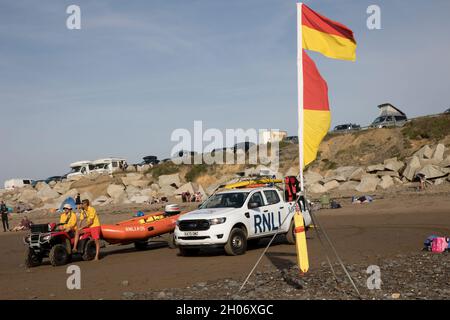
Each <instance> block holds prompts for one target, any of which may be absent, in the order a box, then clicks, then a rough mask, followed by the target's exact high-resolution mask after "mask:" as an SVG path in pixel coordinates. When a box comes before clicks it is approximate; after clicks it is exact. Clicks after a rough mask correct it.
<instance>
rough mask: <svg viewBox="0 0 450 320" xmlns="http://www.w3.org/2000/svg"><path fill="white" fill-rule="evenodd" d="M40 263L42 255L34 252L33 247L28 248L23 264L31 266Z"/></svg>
mask: <svg viewBox="0 0 450 320" xmlns="http://www.w3.org/2000/svg"><path fill="white" fill-rule="evenodd" d="M41 264H42V256H41V255H39V254H37V253H36V252H34V250H33V249H30V248H28V249H27V252H26V255H25V266H26V267H27V268H33V267H37V266H40V265H41Z"/></svg>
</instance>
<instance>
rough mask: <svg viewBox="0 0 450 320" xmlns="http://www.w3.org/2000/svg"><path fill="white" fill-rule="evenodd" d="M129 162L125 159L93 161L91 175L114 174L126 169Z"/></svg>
mask: <svg viewBox="0 0 450 320" xmlns="http://www.w3.org/2000/svg"><path fill="white" fill-rule="evenodd" d="M126 163H127V160H126V159H123V158H105V159H98V160H95V161H92V165H93V169H92V170H91V173H106V174H112V173H113V172H116V171H120V170H123V169H125V167H126Z"/></svg>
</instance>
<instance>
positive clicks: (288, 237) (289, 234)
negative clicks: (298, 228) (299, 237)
mask: <svg viewBox="0 0 450 320" xmlns="http://www.w3.org/2000/svg"><path fill="white" fill-rule="evenodd" d="M294 229H295V223H294V219H292V221H291V225H290V226H289V231H288V232H287V233H286V240H287V242H288V243H289V244H295V233H294Z"/></svg>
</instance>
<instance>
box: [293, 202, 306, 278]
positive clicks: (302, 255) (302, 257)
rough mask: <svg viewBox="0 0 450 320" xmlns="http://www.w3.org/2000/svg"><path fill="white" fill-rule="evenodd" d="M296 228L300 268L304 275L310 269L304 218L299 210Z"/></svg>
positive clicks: (295, 215)
mask: <svg viewBox="0 0 450 320" xmlns="http://www.w3.org/2000/svg"><path fill="white" fill-rule="evenodd" d="M294 227H295V229H294V233H295V248H296V250H297V263H298V267H299V269H300V271H301V272H302V273H306V272H308V269H309V259H308V248H307V246H306V232H305V225H304V222H303V216H302V213H301V212H300V211H298V208H297V211H296V212H295V214H294Z"/></svg>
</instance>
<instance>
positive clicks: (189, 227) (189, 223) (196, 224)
mask: <svg viewBox="0 0 450 320" xmlns="http://www.w3.org/2000/svg"><path fill="white" fill-rule="evenodd" d="M178 228H179V229H180V231H203V230H208V229H209V221H208V220H183V221H180V222H179V225H178Z"/></svg>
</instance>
